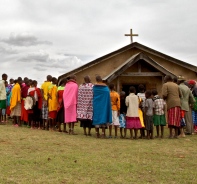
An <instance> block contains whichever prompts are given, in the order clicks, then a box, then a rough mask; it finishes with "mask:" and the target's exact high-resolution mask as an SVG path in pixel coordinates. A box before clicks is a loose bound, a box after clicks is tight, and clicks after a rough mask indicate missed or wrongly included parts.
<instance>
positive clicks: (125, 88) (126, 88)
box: [122, 84, 146, 96]
mask: <svg viewBox="0 0 197 184" xmlns="http://www.w3.org/2000/svg"><path fill="white" fill-rule="evenodd" d="M143 85H144V88H145V90H146V85H145V84H143ZM130 86H134V87H135V89H136V94H137V93H139V90H138V86H139V84H126V85H124V84H123V85H122V91H124V92H125V93H126V95H127V96H128V95H129V88H130Z"/></svg>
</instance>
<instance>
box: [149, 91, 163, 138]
mask: <svg viewBox="0 0 197 184" xmlns="http://www.w3.org/2000/svg"><path fill="white" fill-rule="evenodd" d="M152 95H153V109H154V115H153V124H154V126H156V131H157V136H156V138H159V126H160V128H161V138H163V133H164V126H166V118H165V113H164V109H165V105H166V103H165V101H164V100H163V99H162V98H160V96H159V95H158V92H157V90H153V91H152Z"/></svg>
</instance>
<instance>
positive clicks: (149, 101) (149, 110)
mask: <svg viewBox="0 0 197 184" xmlns="http://www.w3.org/2000/svg"><path fill="white" fill-rule="evenodd" d="M145 107H146V108H147V111H146V115H147V116H152V115H153V100H152V99H151V98H147V99H146V100H145Z"/></svg>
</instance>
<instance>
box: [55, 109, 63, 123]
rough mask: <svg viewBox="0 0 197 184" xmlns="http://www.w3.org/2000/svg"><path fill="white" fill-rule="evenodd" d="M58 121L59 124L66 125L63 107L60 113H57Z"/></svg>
mask: <svg viewBox="0 0 197 184" xmlns="http://www.w3.org/2000/svg"><path fill="white" fill-rule="evenodd" d="M56 121H57V122H58V123H64V107H61V108H60V109H59V110H58V111H57V119H56Z"/></svg>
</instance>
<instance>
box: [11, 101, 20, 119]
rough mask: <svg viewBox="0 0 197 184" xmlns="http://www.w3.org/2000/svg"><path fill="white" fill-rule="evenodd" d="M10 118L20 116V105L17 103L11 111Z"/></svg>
mask: <svg viewBox="0 0 197 184" xmlns="http://www.w3.org/2000/svg"><path fill="white" fill-rule="evenodd" d="M10 115H11V116H21V103H19V102H18V103H17V104H16V106H15V107H14V108H13V109H12V110H11V114H10Z"/></svg>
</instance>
